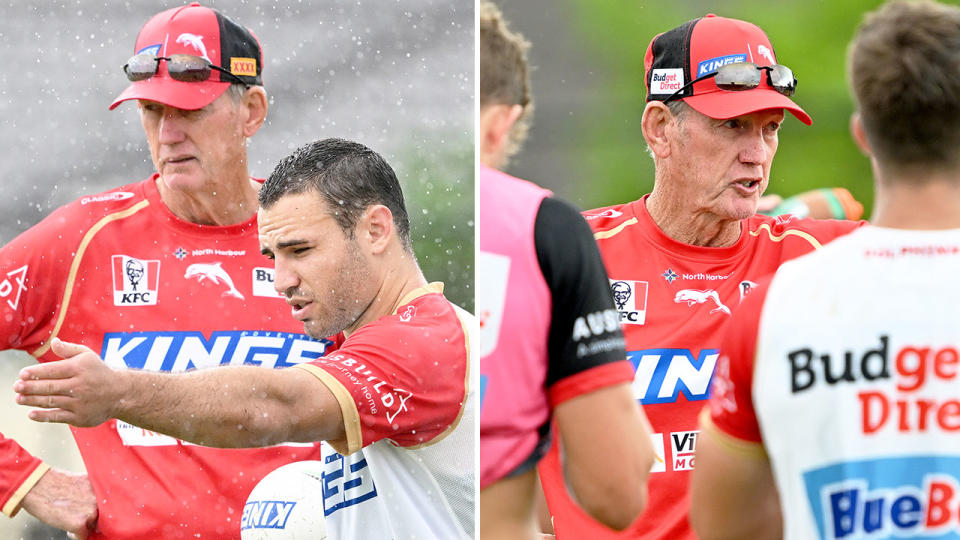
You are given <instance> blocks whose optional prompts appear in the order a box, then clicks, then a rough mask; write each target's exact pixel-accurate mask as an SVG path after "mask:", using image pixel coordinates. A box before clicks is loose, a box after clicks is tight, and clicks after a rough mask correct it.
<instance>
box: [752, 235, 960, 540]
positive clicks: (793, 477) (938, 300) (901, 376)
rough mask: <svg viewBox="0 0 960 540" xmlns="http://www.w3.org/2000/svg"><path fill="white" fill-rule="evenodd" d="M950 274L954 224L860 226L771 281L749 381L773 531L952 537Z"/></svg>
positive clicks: (954, 326)
mask: <svg viewBox="0 0 960 540" xmlns="http://www.w3.org/2000/svg"><path fill="white" fill-rule="evenodd" d="M958 274H960V231H958V230H952V231H902V230H893V229H883V228H876V227H867V228H864V229H863V230H860V231H857V232H855V233H853V234H851V235H849V236H847V237H845V238H841V239H839V240H837V241H836V242H834V243H833V244H831V245H829V246H826V247H824V248H823V249H822V250H820V251H819V252H817V253H814V254H811V255H808V256H806V257H803V258H800V259H797V260H795V261H792V262H790V263H787V264H785V265H784V266H783V267H781V269H780V271H779V273H778V274H777V275H776V276H775V277H774V279H773V280H772V282H771V284H770V288H769V290H768V291H767V295H766V299H765V302H764V304H763V308H762V311H761V313H760V325H759V328H760V336H759V339H758V341H757V350H756V358H757V359H758V361H757V364H756V366H755V368H754V371H753V382H752V383H753V385H752V388H753V401H754V406H755V408H756V411H757V418H758V420H759V422H760V427H761V431H762V433H763V439H764V446H765V447H766V449H767V453H768V454H769V456H770V459H771V463H772V464H773V469H774V474H775V477H776V480H777V484H778V489H779V492H780V495H781V508H782V509H783V512H784V524H785V530H786V531H787V535H786V538H788V539H795V540H798V539H804V538H814V537H824V538H863V537H868V536H869V537H870V538H881V537H882V538H888V537H890V538H893V537H896V538H920V537H924V538H926V537H928V536H930V535H942V536H937V537H938V538H947V537H951V538H952V537H955V535H957V534H958V532H960V511H958V503H960V446H958V445H957V439H956V438H957V433H958V431H960V400H958V395H960V379H958V375H960V352H958V351H960V288H957V287H956V286H955V280H956V276H957V275H958ZM811 518H812V519H811ZM881 531H882V532H881Z"/></svg>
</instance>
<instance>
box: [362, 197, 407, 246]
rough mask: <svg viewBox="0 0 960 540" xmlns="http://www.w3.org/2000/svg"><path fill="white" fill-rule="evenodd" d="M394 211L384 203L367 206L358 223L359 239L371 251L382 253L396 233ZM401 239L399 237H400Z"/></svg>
mask: <svg viewBox="0 0 960 540" xmlns="http://www.w3.org/2000/svg"><path fill="white" fill-rule="evenodd" d="M394 231H395V228H394V225H393V212H391V211H390V209H389V208H387V207H386V206H384V205H382V204H374V205H372V206H369V207H367V209H366V210H365V211H364V212H363V217H362V218H361V219H360V221H359V222H358V223H357V237H358V238H357V239H358V241H360V242H361V243H362V244H364V245H366V246H367V248H368V249H369V251H370V253H373V254H380V253H382V252H383V251H384V250H385V249H386V248H387V246H388V245H389V243H390V239H391V237H393V236H396V235H395V234H394ZM398 241H399V239H398Z"/></svg>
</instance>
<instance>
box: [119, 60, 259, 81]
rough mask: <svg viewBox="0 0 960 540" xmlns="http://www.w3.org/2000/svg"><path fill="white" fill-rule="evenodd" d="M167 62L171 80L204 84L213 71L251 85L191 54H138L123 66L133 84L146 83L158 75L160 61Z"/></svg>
mask: <svg viewBox="0 0 960 540" xmlns="http://www.w3.org/2000/svg"><path fill="white" fill-rule="evenodd" d="M161 60H166V62H167V73H169V74H170V78H171V79H173V80H175V81H181V82H202V81H205V80H207V79H209V78H210V73H211V71H213V70H216V71H219V72H220V73H223V74H226V75H227V76H228V77H230V79H231V80H233V81H234V82H238V83H240V84H242V85H243V86H244V87H245V88H250V85H249V84H247V83H246V82H244V81H243V79H241V78H240V77H237V76H236V75H234V74H233V73H230V72H229V71H227V70H226V69H223V68H222V67H220V66H215V65H213V64H211V63H210V62H208V61H207V60H206V59H204V58H201V57H199V56H193V55H190V54H171V55H170V56H154V55H152V54H137V55H134V56H131V57H130V60H127V63H126V64H124V65H123V72H124V73H125V74H126V75H127V79H129V80H130V81H132V82H137V81H144V80H147V79H149V78H150V77H153V76H154V75H156V74H157V70H158V69H159V68H160V61H161Z"/></svg>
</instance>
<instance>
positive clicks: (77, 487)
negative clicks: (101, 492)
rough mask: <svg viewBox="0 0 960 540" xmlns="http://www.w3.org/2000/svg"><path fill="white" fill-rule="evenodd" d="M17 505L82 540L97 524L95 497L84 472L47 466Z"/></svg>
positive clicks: (84, 539)
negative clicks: (46, 469) (65, 470)
mask: <svg viewBox="0 0 960 540" xmlns="http://www.w3.org/2000/svg"><path fill="white" fill-rule="evenodd" d="M20 506H21V508H23V509H24V510H26V511H27V512H30V514H31V515H32V516H33V517H35V518H37V519H39V520H40V521H42V522H44V523H46V524H47V525H51V526H53V527H57V528H59V529H63V530H65V531H67V532H68V533H70V535H71V538H76V539H78V540H86V538H87V537H88V536H89V535H90V532H91V531H93V530H94V529H95V528H96V524H97V497H96V496H95V495H94V494H93V487H91V486H90V481H89V480H88V479H87V475H85V474H75V473H69V472H64V471H60V470H57V469H50V470H49V471H47V472H46V473H44V475H43V476H42V477H41V478H40V481H39V482H37V483H36V485H34V486H33V488H32V489H31V490H30V491H28V492H27V494H26V496H24V498H23V501H21V503H20Z"/></svg>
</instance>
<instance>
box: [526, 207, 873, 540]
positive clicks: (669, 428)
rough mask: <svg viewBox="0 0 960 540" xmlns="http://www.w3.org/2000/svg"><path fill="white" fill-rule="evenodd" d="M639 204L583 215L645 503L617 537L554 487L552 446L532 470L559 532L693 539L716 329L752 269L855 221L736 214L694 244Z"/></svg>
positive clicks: (756, 272)
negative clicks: (639, 458)
mask: <svg viewBox="0 0 960 540" xmlns="http://www.w3.org/2000/svg"><path fill="white" fill-rule="evenodd" d="M645 203H646V197H644V198H642V199H640V200H638V201H634V202H631V203H627V204H622V205H617V206H611V207H607V208H600V209H597V210H592V211H589V212H585V213H584V217H586V219H587V222H588V223H589V224H590V226H591V228H592V229H593V231H594V237H595V238H596V239H597V244H598V245H599V246H600V252H601V254H602V255H603V260H604V263H605V264H606V266H607V273H608V274H609V276H610V286H611V290H612V292H613V296H614V300H615V302H616V304H617V309H618V310H619V312H620V322H621V323H622V325H623V329H624V334H625V337H626V343H627V347H626V348H627V357H628V358H629V360H630V361H631V362H632V364H633V366H634V368H635V370H636V375H635V378H634V382H633V390H634V395H635V396H636V398H637V400H639V402H640V403H641V404H643V409H644V412H645V413H646V415H647V418H648V419H649V421H650V425H651V427H652V428H653V431H654V433H653V435H652V437H653V448H654V450H655V452H656V461H655V463H654V466H653V469H652V474H651V475H650V477H649V499H648V502H647V508H646V511H645V512H644V514H643V516H641V517H640V518H639V519H638V521H637V522H636V523H635V524H634V525H633V526H632V527H631V528H630V529H629V530H627V531H625V532H624V533H622V534H621V535H619V536H618V535H616V534H614V533H612V532H611V531H609V530H608V529H606V528H604V527H602V526H600V525H598V524H596V523H595V522H594V521H592V520H591V519H590V518H589V517H588V516H587V515H586V513H585V512H583V511H582V510H581V509H580V508H579V507H577V506H576V505H575V504H573V503H572V502H571V501H570V499H569V498H568V497H567V495H566V491H565V490H563V489H562V488H563V484H562V483H561V482H560V481H559V479H561V478H562V476H561V475H562V471H561V470H560V463H559V459H558V456H557V451H556V449H555V447H554V448H552V449H551V451H550V452H549V453H548V454H547V456H546V457H545V458H544V461H543V462H542V463H541V466H540V474H541V478H542V479H543V484H544V491H545V493H546V496H547V503H548V505H549V507H550V513H551V514H552V515H553V518H554V529H555V531H556V533H557V538H559V539H560V540H564V539H571V540H573V539H579V538H593V539H597V538H611V537H612V538H617V537H620V538H623V537H629V538H643V539H651V538H663V539H670V540H677V539H685V538H691V539H692V538H694V535H693V531H692V529H691V528H690V525H689V522H688V519H687V514H688V509H689V506H690V498H689V494H688V482H689V479H690V471H691V470H693V466H694V451H695V449H696V440H697V414H698V413H699V411H700V409H701V407H702V406H703V405H704V404H705V400H706V399H707V397H708V391H709V387H710V380H711V377H712V375H713V371H714V367H715V365H716V362H717V357H718V351H719V347H720V338H721V335H722V334H721V330H722V329H723V328H724V326H725V325H726V323H727V322H728V321H729V320H730V315H731V314H732V313H733V311H734V310H736V308H737V306H738V305H739V304H740V301H741V300H742V299H743V298H744V297H745V296H746V295H747V294H748V293H749V291H750V290H751V289H752V288H753V287H754V286H755V285H756V282H757V281H758V280H759V279H760V278H761V277H763V276H765V275H768V274H771V273H772V272H774V271H775V270H776V269H777V267H779V266H780V264H781V263H783V262H784V261H786V260H788V259H791V258H794V257H797V256H799V255H802V254H804V253H807V252H810V251H812V250H814V249H817V248H819V247H820V246H821V245H822V244H824V243H826V242H829V241H830V240H833V239H834V238H836V237H837V236H840V235H843V234H846V233H848V232H850V231H851V230H853V229H855V228H856V227H857V226H858V225H859V224H858V223H856V222H847V221H834V220H822V221H818V220H810V219H796V218H791V217H781V218H771V217H766V216H760V215H756V216H753V217H751V218H749V219H746V220H743V222H742V229H741V234H740V238H739V240H738V241H737V242H736V243H735V244H734V245H732V246H729V247H723V248H708V247H697V246H692V245H689V244H684V243H681V242H678V241H676V240H673V239H672V238H670V237H668V236H667V235H666V234H664V233H663V231H661V230H660V229H659V228H658V227H657V225H656V223H654V221H653V219H652V218H651V217H650V214H649V213H648V212H647V209H646V204H645ZM597 459H603V457H602V456H598V457H597ZM615 465H616V464H611V466H615Z"/></svg>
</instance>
